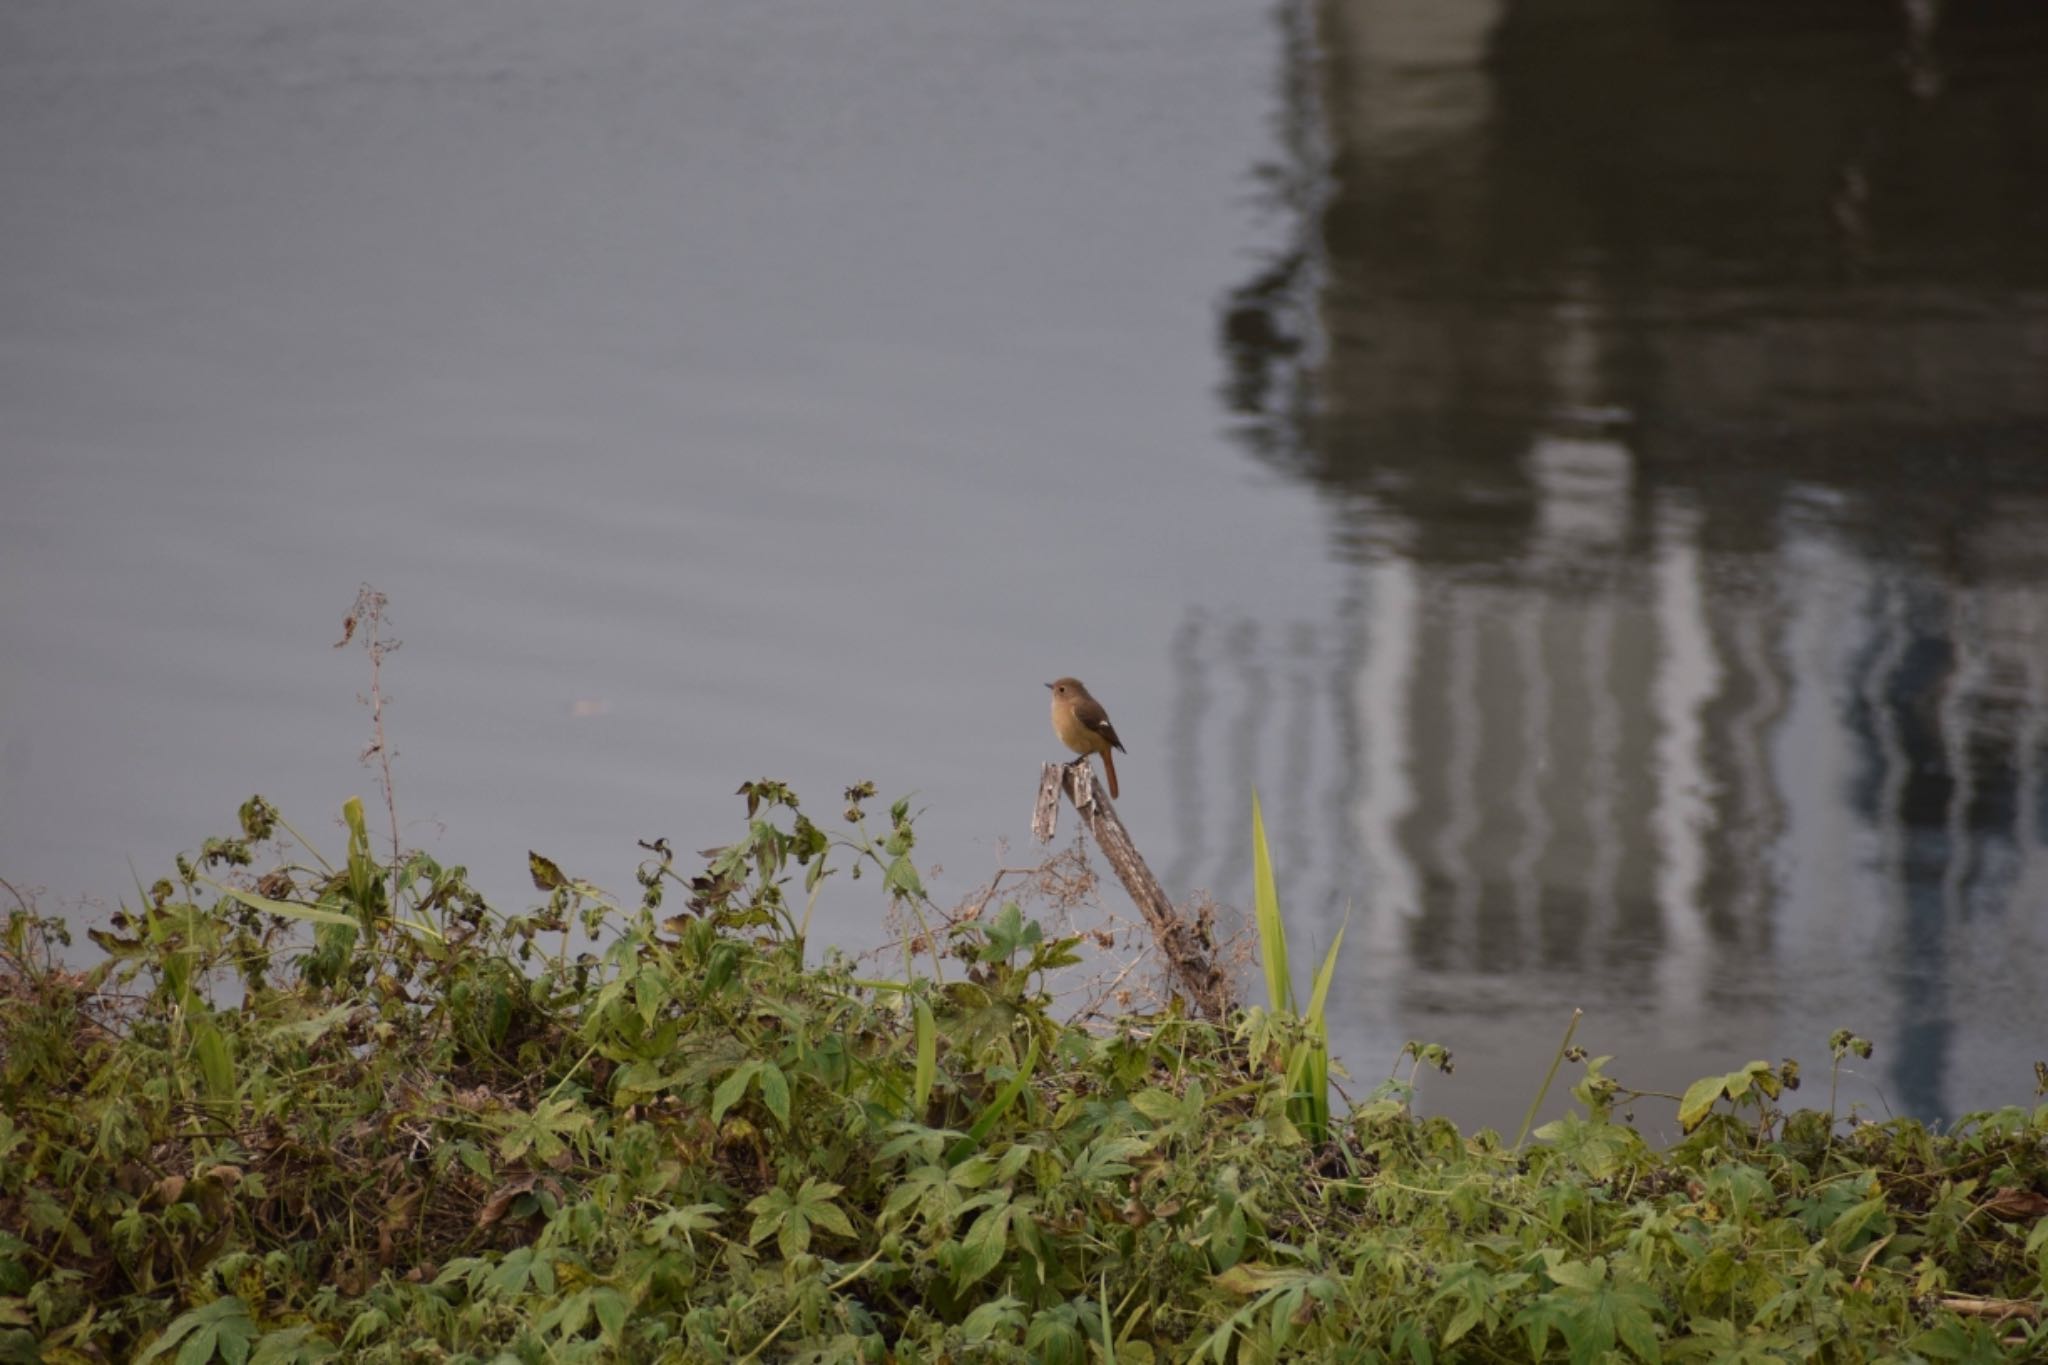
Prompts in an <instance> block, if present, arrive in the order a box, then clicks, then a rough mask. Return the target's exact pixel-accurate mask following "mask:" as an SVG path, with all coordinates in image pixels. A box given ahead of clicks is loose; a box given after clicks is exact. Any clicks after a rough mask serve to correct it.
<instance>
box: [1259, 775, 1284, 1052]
mask: <svg viewBox="0 0 2048 1365" xmlns="http://www.w3.org/2000/svg"><path fill="white" fill-rule="evenodd" d="M1252 918H1253V920H1254V921H1255V922H1256V923H1257V925H1258V929H1259V960H1260V961H1261V962H1262V963H1263V964H1264V965H1265V968H1266V1004H1267V1007H1268V1008H1270V1009H1275V1010H1288V1011H1292V1010H1293V1009H1294V980H1293V977H1292V976H1290V975H1289V973H1288V970H1287V925H1286V923H1285V921H1283V920H1282V919H1281V918H1280V893H1279V891H1278V890H1277V889H1275V887H1274V885H1273V857H1272V854H1271V853H1269V852H1268V851H1267V849H1266V821H1265V817H1264V816H1263V815H1262V814H1260V812H1259V793H1258V789H1257V788H1253V789H1252Z"/></svg>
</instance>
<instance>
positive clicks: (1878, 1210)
mask: <svg viewBox="0 0 2048 1365" xmlns="http://www.w3.org/2000/svg"><path fill="white" fill-rule="evenodd" d="M1884 1211H1885V1200H1884V1196H1883V1195H1881V1194H1880V1195H1878V1196H1877V1197H1876V1198H1875V1199H1866V1200H1864V1201H1863V1202H1862V1203H1860V1204H1858V1205H1856V1207H1854V1208H1852V1209H1850V1210H1849V1211H1848V1212H1846V1213H1844V1214H1842V1216H1841V1217H1839V1218H1837V1219H1835V1221H1834V1223H1833V1224H1832V1225H1831V1226H1829V1228H1828V1231H1827V1244H1828V1245H1829V1246H1830V1247H1832V1248H1834V1249H1835V1250H1836V1251H1847V1250H1849V1248H1850V1247H1852V1246H1854V1245H1855V1244H1856V1243H1857V1242H1858V1241H1859V1240H1860V1235H1861V1233H1862V1232H1863V1230H1864V1228H1866V1227H1867V1226H1869V1224H1870V1220H1871V1219H1873V1218H1882V1217H1883V1216H1884Z"/></svg>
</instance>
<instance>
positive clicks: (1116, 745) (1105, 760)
mask: <svg viewBox="0 0 2048 1365" xmlns="http://www.w3.org/2000/svg"><path fill="white" fill-rule="evenodd" d="M1046 686H1047V687H1049V688H1051V689H1052V732H1053V733H1054V734H1056V735H1058V736H1059V737H1060V743H1062V744H1064V745H1066V746H1067V747H1068V748H1069V749H1072V750H1073V751H1074V752H1075V753H1077V754H1079V755H1081V757H1079V758H1077V759H1075V760H1074V761H1075V762H1076V763H1086V762H1087V761H1088V755H1090V754H1101V755H1102V768H1103V771H1104V772H1106V773H1108V774H1109V794H1110V797H1111V799H1112V800H1113V799H1115V797H1116V794H1117V791H1116V760H1115V759H1113V758H1111V757H1110V750H1112V749H1123V747H1124V742H1123V741H1122V740H1120V739H1118V738H1117V737H1116V727H1115V726H1114V725H1111V724H1110V723H1109V712H1107V711H1105V710H1103V709H1102V703H1101V702H1099V701H1097V700H1095V698H1093V697H1091V696H1089V695H1088V689H1087V688H1086V687H1083V686H1082V685H1081V680H1080V679H1079V678H1061V679H1060V680H1059V681H1058V682H1049V683H1047V684H1046ZM1124 752H1126V753H1128V752H1129V750H1124Z"/></svg>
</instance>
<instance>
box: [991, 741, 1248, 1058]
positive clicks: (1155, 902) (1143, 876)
mask: <svg viewBox="0 0 2048 1365" xmlns="http://www.w3.org/2000/svg"><path fill="white" fill-rule="evenodd" d="M1061 792H1065V793H1066V796H1067V799H1068V800H1070V801H1072V802H1073V803H1074V812H1075V814H1077V815H1079V816H1080V817H1081V823H1082V824H1083V825H1085V826H1087V828H1088V833H1089V834H1090V835H1091V836H1093V837H1094V839H1095V844H1096V847H1098V848H1100V849H1101V850H1102V856H1103V857H1104V858H1106V859H1108V861H1109V865H1110V867H1112V868H1113V869H1115V871H1116V875H1117V878H1118V880H1120V881H1121V882H1123V884H1124V890H1125V891H1126V892H1128V893H1129V894H1130V897H1131V901H1132V903H1133V904H1134V905H1136V906H1137V907H1138V913H1139V914H1140V915H1142V916H1144V919H1145V923H1146V925H1147V927H1149V928H1150V929H1151V930H1152V937H1153V939H1154V941H1155V942H1157V943H1158V945H1159V951H1160V954H1161V955H1162V956H1163V957H1164V958H1165V959H1166V965H1167V970H1168V973H1169V974H1170V976H1171V978H1172V980H1173V981H1175V982H1176V983H1177V984H1178V985H1179V986H1180V988H1181V989H1182V990H1184V991H1185V992H1186V993H1187V996H1188V1000H1189V1002H1190V1003H1191V1004H1193V1005H1194V1007H1195V1010H1196V1012H1197V1013H1199V1014H1201V1015H1202V1016H1203V1017H1205V1018H1208V1019H1222V1018H1224V1017H1226V1016H1227V1015H1228V1014H1229V1013H1230V1012H1231V1010H1233V1009H1234V1008H1236V1006H1237V998H1236V993H1235V992H1234V991H1233V990H1232V989H1231V984H1230V975H1229V973H1228V972H1226V971H1224V970H1223V968H1222V967H1220V966H1218V965H1217V962H1216V945H1215V943H1214V942H1213V941H1211V938H1210V935H1209V932H1208V928H1207V926H1206V925H1205V924H1203V923H1201V922H1200V921H1194V920H1190V919H1188V917H1187V916H1185V915H1183V914H1181V912H1180V911H1179V909H1178V908H1176V907H1175V905H1174V903H1173V901H1172V900H1171V899H1170V898H1169V897H1168V896H1167V894H1166V892H1165V891H1164V890H1163V889H1162V888H1161V887H1160V885H1159V879H1158V878H1156V877H1154V876H1153V875H1152V869H1151V868H1149V867H1147V866H1146V865H1145V859H1144V857H1143V856H1142V855H1140V854H1139V852H1138V848H1137V845H1136V844H1134V843H1132V842H1131V835H1130V831H1128V830H1126V829H1125V828H1124V822H1123V821H1122V820H1120V819H1118V818H1117V813H1116V808H1115V807H1114V806H1112V805H1110V804H1109V798H1108V797H1107V796H1106V795H1104V794H1103V791H1102V789H1101V788H1100V787H1098V786H1096V785H1095V773H1094V770H1093V769H1092V768H1090V767H1089V766H1088V765H1087V764H1085V763H1080V764H1075V763H1048V764H1046V765H1045V767H1044V769H1043V771H1042V772H1041V773H1040V774H1039V782H1038V801H1037V806H1036V809H1035V811H1034V812H1033V815H1032V820H1031V833H1032V837H1034V838H1036V839H1037V840H1038V841H1039V842H1040V843H1044V842H1046V841H1048V840H1050V839H1051V838H1052V837H1053V833H1054V830H1055V829H1056V827H1057V824H1058V819H1059V799H1060V793H1061Z"/></svg>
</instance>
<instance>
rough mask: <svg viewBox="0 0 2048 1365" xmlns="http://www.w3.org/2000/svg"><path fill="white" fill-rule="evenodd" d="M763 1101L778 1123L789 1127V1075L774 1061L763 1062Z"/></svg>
mask: <svg viewBox="0 0 2048 1365" xmlns="http://www.w3.org/2000/svg"><path fill="white" fill-rule="evenodd" d="M761 1102H762V1103H763V1104H765V1105H767V1106H768V1112H769V1113H771V1114H773V1115H775V1121H776V1122H777V1123H780V1124H781V1125H782V1126H783V1127H784V1128H787V1127H789V1077H787V1076H785V1075H783V1074H782V1068H781V1067H779V1066H777V1065H775V1063H773V1062H763V1063H761Z"/></svg>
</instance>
